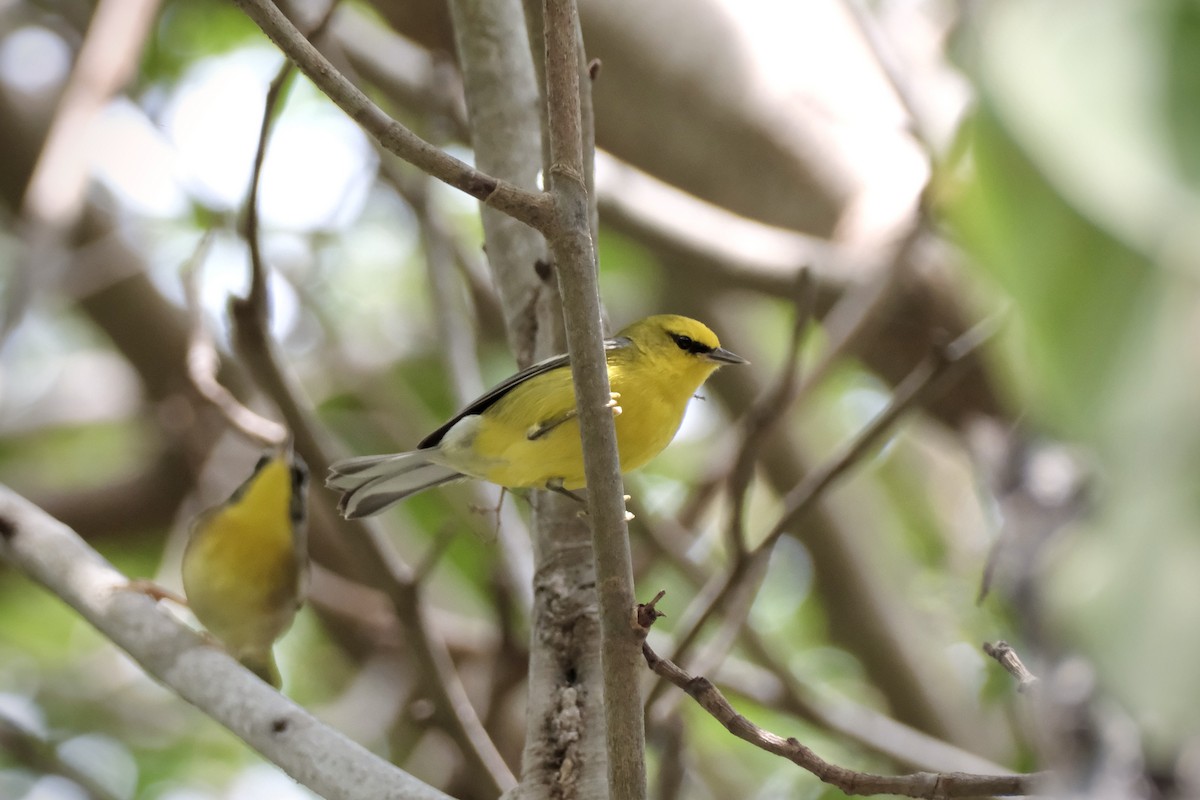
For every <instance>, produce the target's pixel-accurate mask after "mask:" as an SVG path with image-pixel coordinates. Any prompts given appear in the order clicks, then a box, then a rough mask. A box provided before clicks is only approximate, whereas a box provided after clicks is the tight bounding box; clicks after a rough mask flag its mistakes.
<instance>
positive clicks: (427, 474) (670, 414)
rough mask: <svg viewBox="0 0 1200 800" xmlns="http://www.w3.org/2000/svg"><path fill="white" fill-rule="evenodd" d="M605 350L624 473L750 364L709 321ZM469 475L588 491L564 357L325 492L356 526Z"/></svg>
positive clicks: (669, 326)
mask: <svg viewBox="0 0 1200 800" xmlns="http://www.w3.org/2000/svg"><path fill="white" fill-rule="evenodd" d="M605 349H606V351H607V359H608V382H609V384H610V388H611V390H612V409H613V413H614V414H615V415H616V420H615V425H616V431H617V449H618V451H619V452H620V457H621V471H622V472H629V471H630V470H635V469H637V468H638V467H640V466H642V465H643V464H645V463H646V462H647V461H649V460H650V459H651V458H653V457H654V456H656V455H658V454H659V453H660V452H661V451H662V449H663V448H664V447H666V446H667V445H668V444H669V443H670V441H671V439H673V438H674V437H675V432H676V431H678V430H679V423H680V422H681V421H682V420H683V412H684V410H685V409H686V408H687V404H688V401H689V400H690V399H691V398H692V395H693V394H694V393H695V391H696V390H697V389H698V388H699V387H700V384H702V383H704V381H705V380H706V379H707V378H708V376H709V375H711V374H712V373H713V372H714V371H715V370H716V369H717V368H718V367H720V366H721V365H722V364H745V363H747V362H746V359H744V358H742V357H741V356H738V355H735V354H733V353H731V352H729V351H728V350H726V349H724V348H723V347H721V343H720V341H718V340H717V336H716V334H714V333H713V332H712V331H711V330H709V329H708V328H707V327H706V326H705V325H704V324H702V323H700V322H697V321H696V320H694V319H688V318H687V317H680V316H676V315H671V314H663V315H658V316H653V317H647V318H646V319H643V320H641V321H639V322H635V323H633V324H632V325H630V326H629V327H627V328H625V329H624V330H622V331H621V332H620V333H618V334H617V335H616V336H615V337H614V338H612V339H610V340H608V341H606V342H605ZM463 478H479V479H481V480H485V481H490V482H492V483H496V484H499V485H500V486H507V487H509V488H547V489H554V490H558V491H565V492H567V493H569V491H570V490H571V489H578V488H581V487H583V485H584V476H583V452H582V446H581V444H580V438H579V422H578V420H577V419H576V417H575V384H574V383H573V382H572V380H571V368H570V364H569V363H568V360H567V357H566V356H565V355H560V356H555V357H553V358H549V359H546V360H545V361H541V362H538V363H537V364H534V365H532V366H530V367H528V368H527V369H524V370H522V371H521V372H518V373H517V374H516V375H513V376H512V377H511V378H509V379H508V380H506V381H504V382H502V383H501V384H499V385H498V386H496V387H495V388H494V389H492V390H491V391H489V392H487V393H486V394H484V395H483V396H482V397H480V398H479V399H478V400H476V401H475V402H473V403H471V404H470V405H468V406H467V407H466V408H465V409H463V410H462V411H460V412H459V413H458V414H456V415H455V416H454V417H453V418H452V419H451V420H449V421H448V422H446V423H445V424H444V425H442V426H441V427H440V428H438V429H437V430H436V431H434V432H433V433H431V434H429V435H428V436H426V437H425V438H424V439H423V440H422V441H421V442H420V444H418V445H417V449H416V450H414V451H412V452H409V453H397V454H393V455H382V456H365V457H361V458H351V459H347V460H345V461H339V462H338V463H336V464H334V465H333V466H332V467H331V469H330V474H329V478H328V479H327V480H326V485H327V486H329V487H331V488H333V489H337V490H339V491H341V492H342V493H343V494H342V499H341V502H340V503H339V505H338V510H339V511H340V512H341V513H342V514H343V516H345V517H347V518H350V519H353V518H356V517H365V516H370V515H372V514H378V513H379V512H381V511H383V510H384V509H386V508H389V507H390V506H392V505H394V504H396V503H398V502H400V501H401V500H403V499H404V498H406V497H408V496H410V495H413V494H416V493H417V492H420V491H422V490H424V489H428V488H430V487H433V486H439V485H441V484H443V483H449V482H450V481H455V480H460V479H463Z"/></svg>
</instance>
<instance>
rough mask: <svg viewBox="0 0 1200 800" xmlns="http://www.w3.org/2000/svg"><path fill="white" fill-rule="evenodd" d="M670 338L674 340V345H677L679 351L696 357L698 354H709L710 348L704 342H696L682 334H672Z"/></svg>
mask: <svg viewBox="0 0 1200 800" xmlns="http://www.w3.org/2000/svg"><path fill="white" fill-rule="evenodd" d="M671 338H672V339H674V340H675V344H677V345H679V349H680V350H682V351H683V352H685V353H691V354H692V355H696V354H698V353H711V352H712V348H711V347H709V346H708V345H706V344H705V343H704V342H697V341H696V340H695V339H693V338H692V337H690V336H686V335H684V334H682V333H672V334H671Z"/></svg>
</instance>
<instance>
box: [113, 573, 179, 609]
mask: <svg viewBox="0 0 1200 800" xmlns="http://www.w3.org/2000/svg"><path fill="white" fill-rule="evenodd" d="M120 588H121V589H122V590H123V591H126V592H137V593H138V594H144V595H146V596H147V597H152V598H154V599H155V600H170V601H171V602H172V603H178V604H179V605H181V606H186V605H187V600H185V599H183V597H181V596H179V595H177V594H175V593H174V592H172V591H171V590H170V589H168V588H166V587H165V586H160V585H158V584H157V583H155V582H154V581H152V580H150V579H149V578H134V579H133V580H131V581H130V582H129V583H127V584H125V585H124V586H122V587H120Z"/></svg>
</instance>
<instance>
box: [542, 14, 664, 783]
mask: <svg viewBox="0 0 1200 800" xmlns="http://www.w3.org/2000/svg"><path fill="white" fill-rule="evenodd" d="M544 11H545V18H544V25H545V37H546V105H547V114H548V121H549V137H550V157H551V166H550V169H549V177H550V190H551V196H552V198H553V202H554V211H555V224H554V226H553V230H552V232H551V233H549V234H548V235H547V238H548V240H549V242H550V247H551V250H552V251H553V253H554V258H555V262H556V264H557V267H558V280H559V289H560V291H561V293H562V301H563V315H564V318H565V321H566V324H567V346H568V352H569V353H570V356H571V377H572V379H573V380H574V382H575V393H576V407H577V409H578V412H579V427H580V431H581V435H582V438H583V453H584V475H585V477H586V481H587V487H588V493H587V497H588V518H589V521H590V523H591V528H592V549H593V551H594V552H595V557H596V591H597V594H598V596H599V600H600V633H601V660H602V663H603V667H604V668H603V670H602V671H603V676H604V722H605V736H606V741H607V746H608V783H609V785H608V794H609V796H610V797H620V798H627V800H639V798H645V796H646V765H645V720H644V715H643V712H642V704H641V700H640V698H639V696H638V692H637V691H636V687H637V685H638V683H637V678H638V674H639V672H640V669H639V664H638V658H637V640H638V637H637V636H636V635H635V631H634V628H633V626H632V625H631V624H630V615H631V614H632V613H633V609H634V598H633V566H632V559H631V556H630V551H629V530H628V528H627V527H626V509H625V499H624V495H625V488H624V484H623V482H622V480H621V471H620V467H619V463H618V458H617V435H616V429H615V428H614V426H613V417H612V414H611V412H610V411H609V409H608V400H609V396H610V395H609V391H610V390H609V383H608V369H607V362H606V357H605V353H604V348H603V339H604V330H603V323H602V320H601V316H600V292H599V287H598V285H597V276H596V272H597V269H596V252H595V247H594V242H593V241H592V235H591V222H590V220H591V213H590V210H589V197H588V192H587V185H586V184H587V180H586V167H585V162H586V158H585V155H584V152H583V142H584V133H583V131H582V128H581V126H582V122H581V115H580V99H579V73H580V69H579V65H580V63H581V61H580V57H579V55H578V44H579V37H578V26H579V17H578V9H577V8H576V7H575V3H574V0H546V3H545V5H544Z"/></svg>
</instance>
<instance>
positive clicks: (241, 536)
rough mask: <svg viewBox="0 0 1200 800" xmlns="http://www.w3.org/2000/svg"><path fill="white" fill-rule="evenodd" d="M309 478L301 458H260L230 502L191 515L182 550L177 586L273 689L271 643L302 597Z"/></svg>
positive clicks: (210, 628) (236, 655)
mask: <svg viewBox="0 0 1200 800" xmlns="http://www.w3.org/2000/svg"><path fill="white" fill-rule="evenodd" d="M288 449H289V450H290V448H288ZM307 483H308V470H307V469H306V468H305V466H304V462H303V461H302V460H300V458H299V456H294V455H292V454H291V453H290V452H281V453H278V454H275V455H266V456H263V457H262V458H261V459H259V462H258V465H257V466H255V468H254V473H253V474H252V475H251V476H250V477H249V478H248V479H246V481H245V483H243V484H242V485H241V486H240V487H239V488H238V489H237V491H235V492H234V493H233V496H232V497H230V498H229V500H227V501H226V502H225V503H223V504H221V505H219V506H217V507H216V508H212V509H209V510H208V511H206V512H204V513H203V514H201V515H200V517H199V518H197V520H196V522H195V524H194V525H193V528H192V534H191V538H190V539H189V540H188V544H187V549H186V550H184V554H183V588H184V592H185V593H186V595H187V602H188V605H189V606H190V607H191V609H192V612H193V613H194V614H195V615H196V618H197V619H198V620H200V622H201V624H203V625H204V627H205V628H207V629H208V631H209V632H210V633H211V634H212V635H213V636H215V637H216V638H217V639H219V640H220V641H221V643H222V644H224V645H225V648H226V649H227V650H228V651H229V654H230V655H232V656H233V657H234V658H236V659H237V660H238V661H240V662H241V663H242V664H243V665H244V666H245V667H246V668H248V669H250V670H251V671H253V672H254V673H255V674H256V675H258V676H259V677H260V678H262V679H263V680H264V681H266V682H267V683H270V684H271V685H272V686H274V687H275V688H279V686H280V677H279V668H278V667H277V666H276V665H275V656H274V654H273V652H272V645H274V643H275V640H276V639H278V638H279V637H280V636H282V635H283V633H284V632H285V631H286V630H287V629H288V628H289V627H290V626H291V624H292V618H293V617H295V615H296V610H297V609H299V607H300V604H301V603H302V602H303V600H304V589H305V583H306V576H307V568H308V558H307V544H306V539H305V531H304V518H305V499H306V496H307V493H306V486H307Z"/></svg>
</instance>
